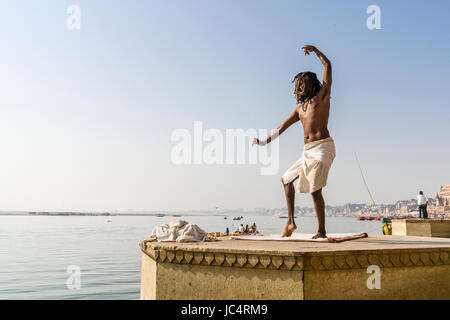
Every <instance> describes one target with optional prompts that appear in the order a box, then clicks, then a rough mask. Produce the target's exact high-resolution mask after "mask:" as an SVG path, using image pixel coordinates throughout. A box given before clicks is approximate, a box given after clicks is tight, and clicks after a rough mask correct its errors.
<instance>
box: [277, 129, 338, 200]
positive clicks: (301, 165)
mask: <svg viewBox="0 0 450 320" xmlns="http://www.w3.org/2000/svg"><path fill="white" fill-rule="evenodd" d="M335 157H336V149H335V146H334V141H333V139H332V138H331V137H328V138H325V139H321V140H317V141H313V142H309V143H307V144H305V146H304V147H303V153H302V156H301V158H300V159H299V160H298V161H297V162H296V163H294V164H293V165H292V166H291V167H290V168H289V169H288V170H287V171H286V172H285V173H284V175H283V178H282V179H283V183H284V184H288V183H290V182H292V181H294V180H295V179H297V178H298V183H297V186H296V189H295V191H296V192H297V193H313V192H315V191H317V190H319V189H321V188H323V187H325V186H326V185H327V179H328V173H329V171H330V168H331V164H332V163H333V160H334V158H335Z"/></svg>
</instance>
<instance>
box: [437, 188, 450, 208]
mask: <svg viewBox="0 0 450 320" xmlns="http://www.w3.org/2000/svg"><path fill="white" fill-rule="evenodd" d="M439 198H440V201H439V205H441V206H450V184H447V185H446V186H444V187H441V191H440V192H439Z"/></svg>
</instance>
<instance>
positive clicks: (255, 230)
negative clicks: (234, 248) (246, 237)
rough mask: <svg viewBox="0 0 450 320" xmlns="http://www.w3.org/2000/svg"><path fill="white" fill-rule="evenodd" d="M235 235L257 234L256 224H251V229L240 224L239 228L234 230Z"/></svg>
mask: <svg viewBox="0 0 450 320" xmlns="http://www.w3.org/2000/svg"><path fill="white" fill-rule="evenodd" d="M236 233H249V234H255V233H258V230H257V229H256V223H253V224H252V226H251V227H249V226H248V224H247V225H246V226H245V228H244V225H243V224H241V225H240V226H239V228H238V229H237V230H236Z"/></svg>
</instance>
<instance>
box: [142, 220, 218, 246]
mask: <svg viewBox="0 0 450 320" xmlns="http://www.w3.org/2000/svg"><path fill="white" fill-rule="evenodd" d="M145 240H146V241H159V242H167V241H173V242H199V241H209V240H211V239H210V238H209V237H208V235H207V234H206V232H205V231H203V230H202V229H201V228H200V227H199V226H198V225H196V224H191V223H188V222H187V221H184V220H173V221H171V222H169V223H168V224H162V225H159V226H156V227H155V228H154V229H153V231H152V233H151V235H149V236H148V237H147V239H145Z"/></svg>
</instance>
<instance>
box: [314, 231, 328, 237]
mask: <svg viewBox="0 0 450 320" xmlns="http://www.w3.org/2000/svg"><path fill="white" fill-rule="evenodd" d="M326 237H327V233H326V232H325V231H318V232H317V233H316V235H315V236H313V237H312V239H319V238H326Z"/></svg>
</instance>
